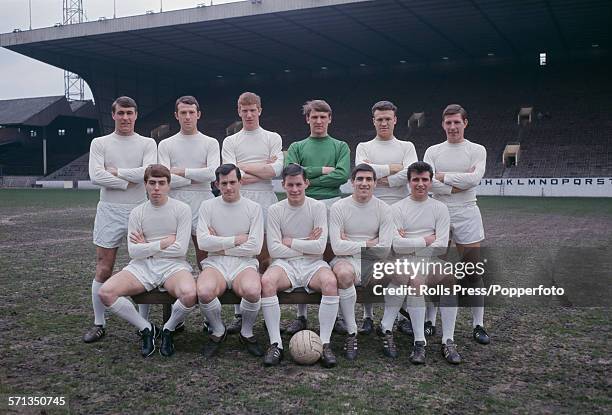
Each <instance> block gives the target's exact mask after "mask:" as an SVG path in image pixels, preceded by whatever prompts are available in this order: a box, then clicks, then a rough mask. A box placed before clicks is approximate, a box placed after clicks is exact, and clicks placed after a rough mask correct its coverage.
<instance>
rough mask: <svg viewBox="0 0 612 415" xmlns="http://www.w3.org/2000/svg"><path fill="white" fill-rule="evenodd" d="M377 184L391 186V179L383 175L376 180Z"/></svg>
mask: <svg viewBox="0 0 612 415" xmlns="http://www.w3.org/2000/svg"><path fill="white" fill-rule="evenodd" d="M376 186H380V187H389V179H388V178H386V177H381V178H380V179H378V180H376Z"/></svg>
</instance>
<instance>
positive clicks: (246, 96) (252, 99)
mask: <svg viewBox="0 0 612 415" xmlns="http://www.w3.org/2000/svg"><path fill="white" fill-rule="evenodd" d="M253 104H254V105H257V108H259V109H261V97H260V96H259V95H257V94H255V93H253V92H248V91H247V92H243V93H242V94H240V96H239V97H238V109H240V106H241V105H253Z"/></svg>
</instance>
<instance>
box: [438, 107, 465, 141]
mask: <svg viewBox="0 0 612 415" xmlns="http://www.w3.org/2000/svg"><path fill="white" fill-rule="evenodd" d="M467 125H468V121H467V120H464V119H463V118H462V117H461V114H453V115H446V116H445V117H444V120H442V128H443V129H444V131H445V132H446V139H447V140H448V141H449V142H450V143H459V142H461V141H463V133H464V131H465V127H467Z"/></svg>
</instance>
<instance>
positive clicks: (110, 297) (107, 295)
mask: <svg viewBox="0 0 612 415" xmlns="http://www.w3.org/2000/svg"><path fill="white" fill-rule="evenodd" d="M98 297H99V298H100V301H102V304H104V305H105V306H106V307H110V306H111V305H112V304H113V303H114V302H115V301H117V295H116V294H115V293H114V292H113V290H112V289H110V288H109V287H108V286H107V285H106V284H104V285H103V286H102V287H100V290H99V291H98Z"/></svg>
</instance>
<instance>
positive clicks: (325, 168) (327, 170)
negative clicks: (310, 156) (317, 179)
mask: <svg viewBox="0 0 612 415" xmlns="http://www.w3.org/2000/svg"><path fill="white" fill-rule="evenodd" d="M334 170H336V168H335V167H328V166H323V167H322V168H321V173H322V174H329V173H331V172H332V171H334Z"/></svg>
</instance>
